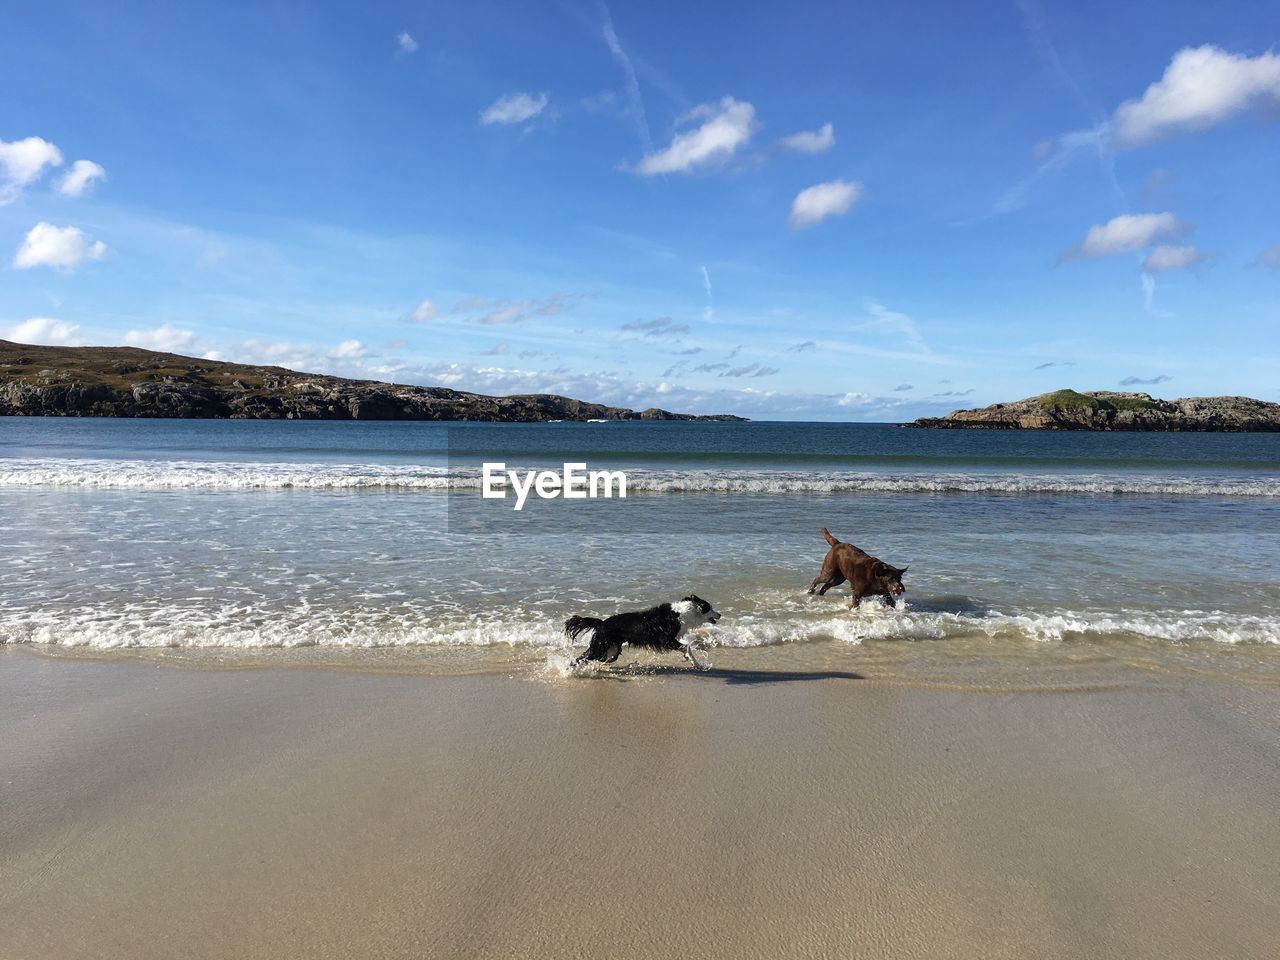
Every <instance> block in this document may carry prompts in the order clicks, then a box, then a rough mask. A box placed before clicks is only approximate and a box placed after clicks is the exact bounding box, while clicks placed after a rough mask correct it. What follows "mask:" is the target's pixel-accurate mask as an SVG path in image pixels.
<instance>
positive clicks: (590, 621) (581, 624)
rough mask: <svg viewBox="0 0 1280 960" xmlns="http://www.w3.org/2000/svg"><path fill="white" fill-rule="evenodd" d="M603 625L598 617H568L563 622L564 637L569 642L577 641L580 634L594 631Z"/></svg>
mask: <svg viewBox="0 0 1280 960" xmlns="http://www.w3.org/2000/svg"><path fill="white" fill-rule="evenodd" d="M602 623H604V621H603V620H601V619H600V618H599V617H570V618H569V619H568V620H566V621H565V622H564V635H565V636H566V637H568V638H569V639H570V640H577V639H578V637H579V636H580V635H581V634H584V633H586V632H587V631H588V630H594V629H595V628H596V627H598V626H600V624H602Z"/></svg>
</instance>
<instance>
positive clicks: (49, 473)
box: [0, 458, 1280, 497]
mask: <svg viewBox="0 0 1280 960" xmlns="http://www.w3.org/2000/svg"><path fill="white" fill-rule="evenodd" d="M480 481H481V478H480V472H479V470H478V469H477V468H462V467H457V466H455V467H452V468H446V467H430V466H408V465H396V464H331V463H259V462H247V463H239V462H216V461H200V460H185V461H151V460H104V459H54V458H32V459H17V458H15V459H8V460H5V459H0V486H8V487H82V488H117V489H141V490H148V489H154V490H164V489H183V490H195V489H206V490H362V489H368V490H379V489H380V490H426V491H433V490H434V491H444V490H448V489H455V490H478V489H479V488H480ZM627 486H628V490H629V491H630V492H631V493H633V494H635V493H752V494H756V493H759V494H787V493H800V494H813V493H902V494H908V493H922V494H991V493H999V494H1051V495H1064V496H1072V495H1075V496H1080V495H1084V496H1089V495H1092V496H1108V495H1117V494H1141V495H1147V496H1175V497H1197V496H1198V497H1205V496H1226V497H1280V477H1271V476H1231V475H1204V476H1182V475H1150V474H1123V473H1114V474H1113V473H1078V474H1077V473H1068V474H1043V473H1035V474H1032V473H933V472H911V473H868V472H831V471H783V470H724V469H717V470H700V469H675V470H648V469H635V470H627Z"/></svg>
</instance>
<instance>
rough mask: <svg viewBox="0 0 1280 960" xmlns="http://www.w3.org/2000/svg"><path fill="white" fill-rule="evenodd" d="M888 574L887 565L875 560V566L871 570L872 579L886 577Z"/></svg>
mask: <svg viewBox="0 0 1280 960" xmlns="http://www.w3.org/2000/svg"><path fill="white" fill-rule="evenodd" d="M888 573H889V565H888V564H887V563H885V562H884V561H883V560H877V561H876V565H875V566H874V567H872V568H871V575H872V576H873V577H883V576H886V575H887V574H888Z"/></svg>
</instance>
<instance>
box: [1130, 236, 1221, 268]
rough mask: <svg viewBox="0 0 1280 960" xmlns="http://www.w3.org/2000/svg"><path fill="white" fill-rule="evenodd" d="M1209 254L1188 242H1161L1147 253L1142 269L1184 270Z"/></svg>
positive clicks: (1206, 257) (1205, 258)
mask: <svg viewBox="0 0 1280 960" xmlns="http://www.w3.org/2000/svg"><path fill="white" fill-rule="evenodd" d="M1208 257H1209V255H1208V254H1207V253H1204V252H1202V251H1200V250H1197V249H1196V248H1195V247H1193V246H1191V244H1189V243H1163V244H1161V245H1160V246H1158V247H1156V248H1155V249H1154V250H1152V251H1151V252H1150V253H1148V254H1147V257H1146V259H1145V260H1143V261H1142V269H1143V270H1144V271H1146V272H1147V273H1161V272H1163V271H1165V270H1185V269H1186V268H1187V267H1193V266H1195V265H1196V264H1197V263H1201V262H1202V261H1204V260H1207V259H1208Z"/></svg>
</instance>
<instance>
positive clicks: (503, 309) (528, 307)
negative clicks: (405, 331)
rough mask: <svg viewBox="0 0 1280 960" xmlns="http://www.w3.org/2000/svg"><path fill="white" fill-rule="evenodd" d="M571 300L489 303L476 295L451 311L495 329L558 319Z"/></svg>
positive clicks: (556, 295) (558, 296)
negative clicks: (533, 320) (500, 326)
mask: <svg viewBox="0 0 1280 960" xmlns="http://www.w3.org/2000/svg"><path fill="white" fill-rule="evenodd" d="M573 299H574V297H573V296H571V295H570V294H565V293H553V294H552V295H551V296H549V297H547V298H545V299H542V300H538V299H534V298H532V297H526V298H524V299H523V300H508V299H505V298H502V299H497V300H491V299H489V298H488V297H480V296H476V297H467V298H466V299H465V300H462V301H459V302H458V303H457V304H456V305H455V306H454V308H453V310H452V311H450V312H451V313H452V314H453V315H455V316H462V317H465V318H466V319H468V320H470V321H471V322H472V323H479V324H483V325H485V326H494V325H498V324H507V323H519V322H520V321H522V320H528V319H529V318H531V317H554V316H557V315H558V314H560V313H563V312H564V311H565V309H566V308H567V307H568V306H569V304H570V303H571V302H572V301H573ZM423 302H424V303H426V302H427V301H423ZM418 309H422V304H419V307H418ZM431 311H432V314H431V315H432V316H434V315H435V313H434V311H435V308H434V307H431ZM416 312H417V311H415V313H416Z"/></svg>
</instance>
